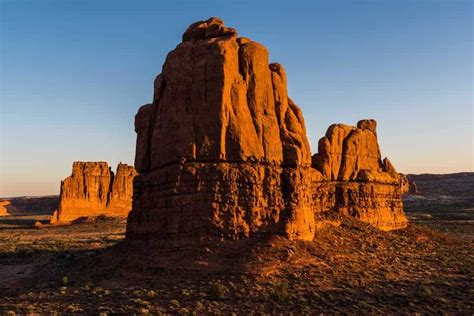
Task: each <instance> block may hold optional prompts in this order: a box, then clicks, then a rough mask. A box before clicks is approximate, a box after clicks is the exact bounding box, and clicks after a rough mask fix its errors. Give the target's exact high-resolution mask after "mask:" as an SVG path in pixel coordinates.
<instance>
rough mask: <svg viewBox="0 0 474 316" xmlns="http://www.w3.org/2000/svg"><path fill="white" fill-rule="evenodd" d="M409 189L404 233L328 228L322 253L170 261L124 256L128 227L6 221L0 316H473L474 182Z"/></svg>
mask: <svg viewBox="0 0 474 316" xmlns="http://www.w3.org/2000/svg"><path fill="white" fill-rule="evenodd" d="M409 177H410V178H411V180H414V181H415V182H416V184H417V186H418V191H419V195H410V196H406V197H405V198H404V206H405V211H406V213H407V215H408V217H409V219H410V224H409V226H408V227H407V228H405V229H401V230H396V231H390V232H382V231H379V230H377V229H375V228H373V227H371V226H368V225H366V224H363V223H359V222H354V221H353V220H352V221H348V220H346V219H345V218H329V219H328V218H326V220H328V223H336V222H337V223H340V226H338V227H336V226H333V225H330V224H328V225H326V226H325V227H323V228H321V229H320V230H319V231H318V233H317V237H316V238H315V240H314V241H313V242H301V241H300V242H296V241H288V240H287V239H285V238H282V237H278V236H276V237H275V236H273V237H266V236H260V237H255V238H251V239H249V240H242V241H237V242H226V241H222V242H217V243H212V244H208V245H204V246H203V247H199V248H197V247H189V248H179V249H166V250H165V249H159V248H157V247H154V246H153V245H147V244H142V245H137V244H127V243H126V242H125V241H124V237H125V228H126V219H125V218H118V219H111V218H107V217H100V218H96V219H82V220H78V221H76V222H75V223H73V224H71V225H64V226H50V225H48V224H47V222H48V219H49V217H48V215H47V214H48V213H47V212H46V211H45V210H44V209H41V210H40V211H37V212H35V210H32V209H29V210H28V211H25V212H24V213H23V214H19V215H15V216H9V217H1V218H0V312H1V314H2V315H3V314H5V315H14V314H27V313H40V314H45V313H47V314H50V313H62V314H75V313H84V314H99V313H103V314H104V315H105V314H108V313H112V314H113V313H120V314H131V313H138V314H146V313H151V314H161V313H165V314H169V313H171V314H234V313H235V314H261V313H288V312H293V313H295V314H315V313H320V312H323V313H324V312H326V313H376V314H387V313H413V312H421V313H433V314H434V313H436V314H438V313H443V312H445V313H449V314H458V313H460V314H472V313H473V312H474V303H473V302H474V271H473V268H474V173H461V174H452V175H418V176H415V175H410V176H409ZM23 209H26V208H25V207H24V205H23ZM37 221H40V222H42V223H43V225H42V226H39V227H38V225H37V227H35V225H34V224H35V222H37Z"/></svg>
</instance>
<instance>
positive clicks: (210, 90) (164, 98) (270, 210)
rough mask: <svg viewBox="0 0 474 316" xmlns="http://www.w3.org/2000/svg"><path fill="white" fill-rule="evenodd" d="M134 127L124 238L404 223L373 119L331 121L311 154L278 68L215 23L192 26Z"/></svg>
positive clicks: (396, 182) (293, 233)
mask: <svg viewBox="0 0 474 316" xmlns="http://www.w3.org/2000/svg"><path fill="white" fill-rule="evenodd" d="M135 131H136V133H137V143H136V156H135V167H136V169H137V171H138V172H139V173H140V174H139V175H138V176H137V177H136V179H135V187H134V193H133V194H134V196H133V207H132V211H131V212H130V214H129V217H128V223H127V233H126V234H127V239H128V240H129V241H154V242H158V243H162V244H167V245H169V244H171V245H178V244H183V243H188V242H195V241H204V240H207V239H215V238H218V239H222V238H226V239H237V238H245V237H249V236H252V235H256V234H261V233H270V234H281V235H284V236H286V237H287V238H289V239H299V240H312V239H313V238H314V236H315V234H316V233H317V232H316V227H317V226H318V221H319V218H320V216H321V215H323V214H331V213H333V214H334V213H337V214H344V215H347V216H351V217H353V218H357V219H359V220H361V221H364V222H367V223H369V224H371V225H373V226H375V227H378V228H380V229H383V230H391V229H398V228H403V227H405V226H406V225H407V223H408V222H407V219H406V217H405V215H404V212H403V205H402V200H401V190H400V178H399V174H398V173H397V171H396V170H395V168H394V166H393V165H392V164H391V162H390V161H389V160H388V159H386V158H385V159H384V160H382V159H381V154H380V149H379V145H378V141H377V132H376V122H375V121H374V120H362V121H360V122H359V123H358V124H357V126H347V125H343V124H335V125H332V126H331V127H329V129H328V131H327V133H326V135H325V136H324V137H323V138H322V139H321V140H320V141H319V148H318V153H317V154H315V155H313V156H311V152H310V147H309V142H308V138H307V136H306V127H305V122H304V118H303V114H302V112H301V110H300V108H299V107H298V106H297V105H296V104H295V103H294V102H293V100H291V99H290V98H289V97H288V91H287V79H286V74H285V70H284V68H283V66H282V65H280V64H277V63H269V57H268V50H267V49H266V48H265V47H264V46H263V45H261V44H259V43H257V42H254V41H252V40H250V39H247V38H244V37H238V35H237V31H236V30H235V29H233V28H228V27H225V26H224V23H223V21H222V20H221V19H219V18H210V19H208V20H206V21H199V22H196V23H193V24H192V25H191V26H189V28H188V29H187V30H186V32H185V33H184V34H183V37H182V42H181V43H180V44H179V45H178V46H177V47H176V48H175V49H174V50H173V51H171V52H170V53H169V54H168V56H167V58H166V61H165V63H164V65H163V68H162V72H161V74H159V75H158V76H157V77H156V79H155V81H154V93H153V101H152V103H150V104H146V105H144V106H142V107H141V108H140V109H139V111H138V113H137V115H136V117H135Z"/></svg>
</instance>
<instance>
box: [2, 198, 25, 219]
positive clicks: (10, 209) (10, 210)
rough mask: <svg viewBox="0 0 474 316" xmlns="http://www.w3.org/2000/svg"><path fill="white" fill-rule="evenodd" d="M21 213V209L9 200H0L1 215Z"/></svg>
mask: <svg viewBox="0 0 474 316" xmlns="http://www.w3.org/2000/svg"><path fill="white" fill-rule="evenodd" d="M19 213H21V211H20V210H19V209H17V208H16V207H15V206H13V205H12V204H11V202H10V201H9V200H0V216H10V215H17V214H19Z"/></svg>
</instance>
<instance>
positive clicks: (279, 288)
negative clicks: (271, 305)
mask: <svg viewBox="0 0 474 316" xmlns="http://www.w3.org/2000/svg"><path fill="white" fill-rule="evenodd" d="M270 298H271V299H272V300H273V301H275V302H278V303H286V302H288V301H289V300H290V298H291V293H290V291H289V286H288V283H287V282H278V283H275V284H274V285H273V287H272V288H271V291H270Z"/></svg>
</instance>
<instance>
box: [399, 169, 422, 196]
mask: <svg viewBox="0 0 474 316" xmlns="http://www.w3.org/2000/svg"><path fill="white" fill-rule="evenodd" d="M400 191H401V192H402V194H403V195H405V194H414V195H416V194H418V189H417V187H416V183H415V181H413V180H411V179H409V178H408V177H407V176H406V175H404V174H402V173H400Z"/></svg>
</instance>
